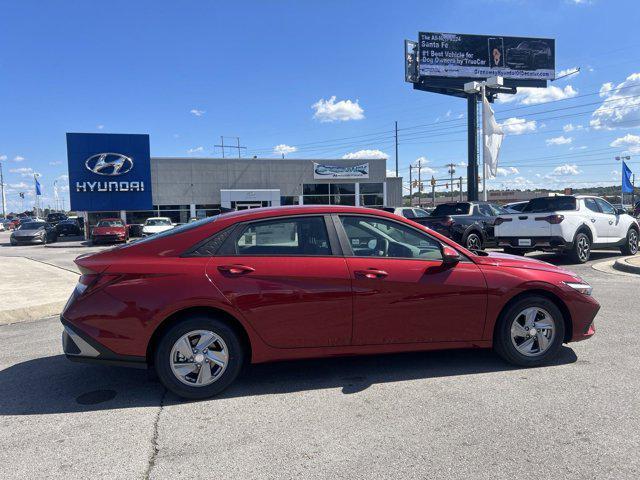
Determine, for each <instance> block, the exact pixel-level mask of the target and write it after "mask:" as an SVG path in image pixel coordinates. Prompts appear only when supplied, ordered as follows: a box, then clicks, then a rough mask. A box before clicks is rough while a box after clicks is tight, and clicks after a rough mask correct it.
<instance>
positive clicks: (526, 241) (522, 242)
mask: <svg viewBox="0 0 640 480" xmlns="http://www.w3.org/2000/svg"><path fill="white" fill-rule="evenodd" d="M518 246H519V247H530V246H531V239H530V238H519V239H518Z"/></svg>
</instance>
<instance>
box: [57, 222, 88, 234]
mask: <svg viewBox="0 0 640 480" xmlns="http://www.w3.org/2000/svg"><path fill="white" fill-rule="evenodd" d="M56 233H57V234H58V236H63V235H82V229H81V228H80V225H79V224H78V221H77V220H75V219H72V218H68V219H66V220H62V221H60V222H58V224H57V225H56Z"/></svg>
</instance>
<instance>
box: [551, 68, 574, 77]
mask: <svg viewBox="0 0 640 480" xmlns="http://www.w3.org/2000/svg"><path fill="white" fill-rule="evenodd" d="M569 74H572V75H573V76H577V75H580V69H579V67H571V68H565V69H564V70H560V71H559V72H556V78H559V77H564V76H565V75H569Z"/></svg>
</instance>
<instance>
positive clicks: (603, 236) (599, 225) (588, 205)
mask: <svg viewBox="0 0 640 480" xmlns="http://www.w3.org/2000/svg"><path fill="white" fill-rule="evenodd" d="M583 201H584V206H585V213H586V215H587V218H588V219H589V222H590V223H591V226H592V228H593V230H594V231H595V238H594V242H595V243H607V242H608V241H609V220H610V219H609V217H608V216H607V215H605V214H604V213H603V212H602V210H601V208H600V204H599V203H598V202H597V199H596V198H591V197H586V198H585V199H584V200H583Z"/></svg>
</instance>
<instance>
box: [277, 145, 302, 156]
mask: <svg viewBox="0 0 640 480" xmlns="http://www.w3.org/2000/svg"><path fill="white" fill-rule="evenodd" d="M297 151H298V148H297V147H292V146H290V145H285V144H284V143H281V144H280V145H276V146H275V147H273V153H275V154H277V155H288V154H289V153H293V152H297Z"/></svg>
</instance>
